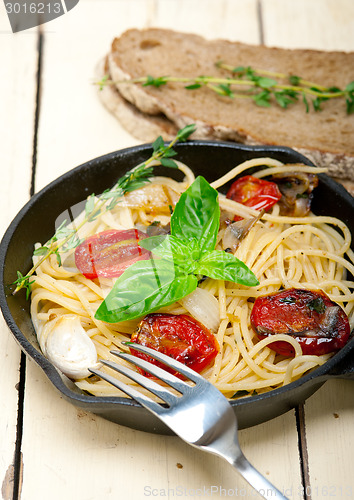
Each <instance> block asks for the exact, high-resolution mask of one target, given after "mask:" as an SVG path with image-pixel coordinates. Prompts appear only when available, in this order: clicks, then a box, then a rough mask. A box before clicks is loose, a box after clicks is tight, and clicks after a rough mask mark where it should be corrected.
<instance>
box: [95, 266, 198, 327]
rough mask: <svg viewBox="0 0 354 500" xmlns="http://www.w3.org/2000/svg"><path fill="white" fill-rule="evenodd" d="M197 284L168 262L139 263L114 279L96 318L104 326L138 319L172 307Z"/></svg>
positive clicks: (195, 279)
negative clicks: (166, 307) (165, 307)
mask: <svg viewBox="0 0 354 500" xmlns="http://www.w3.org/2000/svg"><path fill="white" fill-rule="evenodd" d="M197 285H198V280H197V278H196V276H194V275H192V274H190V275H187V274H184V273H181V272H180V271H179V270H178V268H176V267H175V266H174V264H173V262H171V261H167V260H163V259H161V260H154V259H151V260H148V261H138V262H136V263H135V264H133V265H131V266H130V267H129V268H128V269H127V270H126V271H125V272H124V273H123V274H122V276H120V277H119V278H118V279H117V281H116V282H115V284H114V286H113V288H112V290H111V291H110V293H109V294H108V296H107V297H106V299H105V300H104V302H102V304H101V305H100V307H99V308H98V309H97V311H96V314H95V318H96V319H99V320H101V321H105V322H107V323H118V322H120V321H126V320H129V319H135V318H139V317H140V316H143V315H144V314H149V313H150V312H153V311H156V310H157V309H159V308H160V307H162V306H167V305H170V304H173V303H174V302H176V301H177V300H180V299H181V298H183V297H185V296H186V295H188V294H190V293H192V292H193V291H194V290H195V289H196V288H197Z"/></svg>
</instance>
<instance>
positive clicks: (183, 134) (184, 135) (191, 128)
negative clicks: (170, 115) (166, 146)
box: [177, 123, 197, 142]
mask: <svg viewBox="0 0 354 500" xmlns="http://www.w3.org/2000/svg"><path fill="white" fill-rule="evenodd" d="M196 128H197V127H196V125H195V124H194V123H191V124H190V125H186V126H185V127H183V128H182V129H181V130H179V131H178V133H177V141H179V142H185V141H186V140H187V139H188V138H189V136H190V135H192V134H193V132H195V131H196Z"/></svg>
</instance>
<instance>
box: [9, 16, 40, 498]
mask: <svg viewBox="0 0 354 500" xmlns="http://www.w3.org/2000/svg"><path fill="white" fill-rule="evenodd" d="M0 33H1V36H0V66H1V68H3V69H6V72H3V76H2V78H1V79H0V95H1V100H2V103H1V118H0V137H1V152H0V158H1V167H0V168H1V183H0V234H1V236H2V235H3V233H4V231H5V230H6V228H7V226H8V225H9V224H10V222H11V220H12V218H13V217H14V216H15V215H16V213H17V212H18V210H19V209H20V208H21V207H22V205H23V204H24V203H25V202H26V201H27V200H28V198H29V193H30V183H31V166H32V142H33V124H34V110H35V98H36V68H37V50H36V44H37V34H36V31H34V32H33V31H32V32H27V33H26V34H25V33H23V34H21V33H20V34H17V35H14V34H12V32H11V28H10V24H9V21H8V19H7V16H6V12H5V10H4V9H0ZM19 61H21V64H19ZM19 179H20V182H19ZM15 278H16V276H14V279H15ZM0 352H1V353H2V356H1V364H0V377H1V379H2V380H3V381H4V383H3V384H2V385H1V397H0V435H1V439H0V490H1V498H2V499H4V500H10V498H11V499H12V492H13V484H14V482H13V474H14V468H13V461H14V452H15V442H16V434H17V432H16V431H17V404H18V383H19V363H20V349H19V347H18V345H17V344H16V343H15V341H14V339H13V338H12V336H11V335H10V332H9V330H8V328H7V325H6V324H5V321H4V320H3V318H2V316H1V319H0Z"/></svg>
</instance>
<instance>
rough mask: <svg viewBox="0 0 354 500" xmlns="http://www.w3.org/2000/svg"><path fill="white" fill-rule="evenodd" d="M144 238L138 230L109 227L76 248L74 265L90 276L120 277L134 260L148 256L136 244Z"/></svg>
mask: <svg viewBox="0 0 354 500" xmlns="http://www.w3.org/2000/svg"><path fill="white" fill-rule="evenodd" d="M144 238H146V235H145V234H144V233H143V232H141V231H138V230H137V229H127V230H121V231H119V230H116V229H112V230H108V231H103V232H101V233H98V234H95V235H93V236H89V237H88V238H86V240H85V241H84V242H83V243H81V244H80V245H79V246H78V247H77V248H76V249H75V264H76V267H77V268H78V269H79V271H80V272H81V273H82V274H83V275H84V276H85V277H86V278H89V279H95V278H97V277H104V278H112V277H117V276H120V275H121V274H123V272H124V271H125V270H126V269H127V268H128V267H129V266H130V265H131V264H133V263H134V262H136V261H138V260H144V259H149V258H150V252H148V251H147V250H145V249H144V248H142V247H141V246H140V245H139V241H140V240H142V239H144Z"/></svg>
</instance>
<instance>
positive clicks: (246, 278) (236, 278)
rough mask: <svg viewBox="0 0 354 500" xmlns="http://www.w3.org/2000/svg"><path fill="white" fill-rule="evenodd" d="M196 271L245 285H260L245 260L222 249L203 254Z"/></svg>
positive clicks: (216, 278) (210, 276)
mask: <svg viewBox="0 0 354 500" xmlns="http://www.w3.org/2000/svg"><path fill="white" fill-rule="evenodd" d="M195 273H196V274H202V275H205V276H208V277H209V278H213V279H215V280H226V281H233V282H234V283H239V284H240V285H245V286H256V285H259V281H258V279H257V278H256V276H255V275H254V273H253V272H252V271H251V270H250V269H249V268H248V267H247V266H246V264H245V263H244V262H242V261H241V260H239V259H238V258H237V257H235V256H234V255H232V254H230V253H227V252H222V251H221V250H214V251H213V252H210V253H208V254H206V255H203V257H202V258H201V259H200V261H199V262H198V264H197V265H196V269H195Z"/></svg>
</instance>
